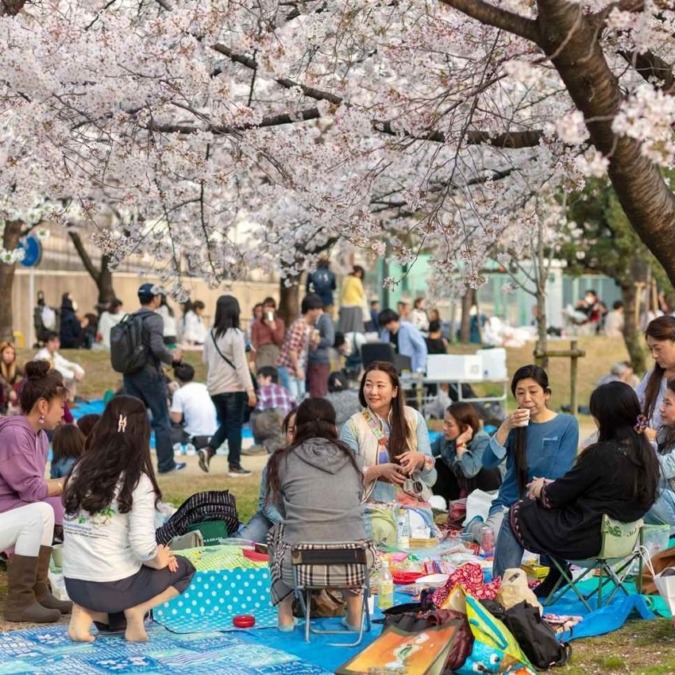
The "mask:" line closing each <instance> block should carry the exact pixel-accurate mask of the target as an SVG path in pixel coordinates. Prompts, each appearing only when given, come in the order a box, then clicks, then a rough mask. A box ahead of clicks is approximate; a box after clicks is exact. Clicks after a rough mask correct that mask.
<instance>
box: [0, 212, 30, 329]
mask: <svg viewBox="0 0 675 675" xmlns="http://www.w3.org/2000/svg"><path fill="white" fill-rule="evenodd" d="M22 229H23V221H21V220H6V221H5V232H4V234H3V235H2V246H3V248H4V249H5V250H6V251H13V250H15V249H16V247H17V246H18V245H19V239H20V238H21V230H22ZM15 272H16V263H11V264H9V265H8V264H6V263H0V340H11V339H12V337H13V332H14V315H13V314H12V286H13V285H14V273H15ZM30 301H31V302H33V301H34V298H31V299H30Z"/></svg>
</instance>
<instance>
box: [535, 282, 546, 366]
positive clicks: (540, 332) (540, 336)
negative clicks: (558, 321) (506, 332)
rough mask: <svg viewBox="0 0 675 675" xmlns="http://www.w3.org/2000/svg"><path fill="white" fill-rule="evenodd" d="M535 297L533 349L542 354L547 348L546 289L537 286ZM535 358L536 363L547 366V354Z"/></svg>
mask: <svg viewBox="0 0 675 675" xmlns="http://www.w3.org/2000/svg"><path fill="white" fill-rule="evenodd" d="M535 297H536V298H537V344H536V346H535V348H534V350H535V353H539V354H544V353H546V351H547V350H548V332H547V329H548V326H547V317H546V291H545V290H542V289H541V288H538V289H537V293H536V296H535ZM535 360H536V362H537V365H539V366H541V367H542V368H548V356H540V357H538V358H536V359H535Z"/></svg>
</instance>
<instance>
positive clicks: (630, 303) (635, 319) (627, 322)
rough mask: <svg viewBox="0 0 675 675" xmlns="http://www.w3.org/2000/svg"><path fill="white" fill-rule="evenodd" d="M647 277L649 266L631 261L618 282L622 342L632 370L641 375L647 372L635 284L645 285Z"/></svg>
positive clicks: (638, 299) (638, 261)
mask: <svg viewBox="0 0 675 675" xmlns="http://www.w3.org/2000/svg"><path fill="white" fill-rule="evenodd" d="M648 277H649V264H648V263H646V262H644V261H642V260H635V259H633V260H632V261H631V264H630V270H627V274H626V275H625V276H623V277H622V278H621V279H620V280H618V282H619V286H620V287H621V299H622V300H623V317H624V326H623V341H624V342H625V343H626V349H627V350H628V354H629V356H630V361H631V363H632V364H633V370H634V371H635V372H636V373H637V374H638V375H642V374H643V373H644V372H646V370H647V364H646V360H645V351H644V338H643V336H642V331H641V330H640V322H639V317H640V297H639V296H638V292H637V285H636V284H637V283H638V282H643V283H646V281H647V278H648Z"/></svg>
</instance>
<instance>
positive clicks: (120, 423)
mask: <svg viewBox="0 0 675 675" xmlns="http://www.w3.org/2000/svg"><path fill="white" fill-rule="evenodd" d="M126 428H127V416H126V415H120V418H119V420H117V431H121V432H122V433H124V432H125V430H126Z"/></svg>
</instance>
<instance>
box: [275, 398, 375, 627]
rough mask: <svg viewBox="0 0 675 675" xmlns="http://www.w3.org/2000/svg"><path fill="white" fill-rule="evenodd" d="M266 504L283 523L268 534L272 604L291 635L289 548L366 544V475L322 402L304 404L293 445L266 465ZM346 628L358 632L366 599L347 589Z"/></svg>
mask: <svg viewBox="0 0 675 675" xmlns="http://www.w3.org/2000/svg"><path fill="white" fill-rule="evenodd" d="M267 467H268V468H267V497H266V499H267V502H268V503H271V504H274V506H276V507H277V508H278V510H279V512H280V513H281V515H282V517H283V519H284V522H283V524H281V525H276V526H275V527H273V528H272V530H271V531H270V534H269V537H268V543H269V544H270V567H271V576H272V601H273V603H274V604H275V605H277V606H278V628H279V630H281V631H291V630H293V628H294V626H295V620H294V618H293V612H292V603H293V587H294V583H293V569H292V565H291V548H292V547H293V546H295V545H296V544H304V543H324V544H325V543H338V542H353V541H363V540H365V538H366V535H365V531H364V527H363V515H362V511H363V506H362V504H361V499H362V497H363V472H362V471H361V469H360V467H359V466H358V464H357V461H356V458H355V457H354V454H353V453H352V451H351V450H350V449H349V448H348V447H347V446H346V445H345V444H344V443H342V442H341V441H339V440H338V436H337V429H336V428H335V409H334V408H333V406H332V405H331V404H330V403H329V402H328V401H326V400H325V399H321V398H310V399H307V400H305V401H303V402H302V403H301V404H300V407H299V408H298V411H297V416H296V420H295V440H294V442H293V443H292V444H291V445H289V446H287V447H286V448H282V449H280V450H277V451H276V452H275V453H274V454H273V455H272V456H271V457H270V460H269V463H268V465H267ZM343 594H344V597H345V599H346V602H347V617H346V625H347V628H349V629H352V630H358V629H359V628H358V627H359V625H360V622H361V611H362V606H363V596H362V595H360V594H358V593H356V592H353V591H348V590H344V591H343Z"/></svg>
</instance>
